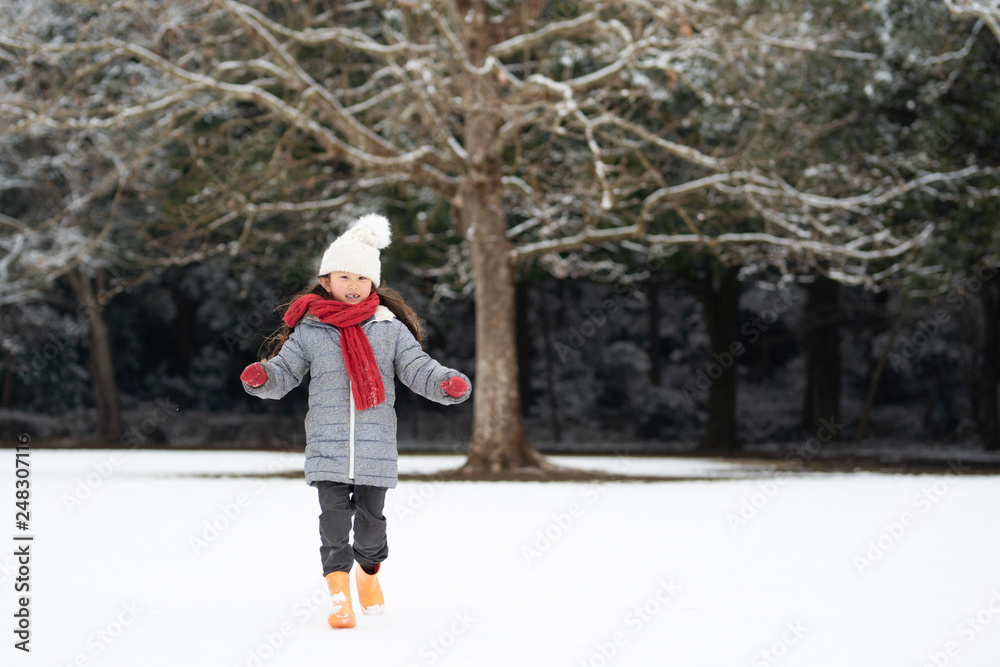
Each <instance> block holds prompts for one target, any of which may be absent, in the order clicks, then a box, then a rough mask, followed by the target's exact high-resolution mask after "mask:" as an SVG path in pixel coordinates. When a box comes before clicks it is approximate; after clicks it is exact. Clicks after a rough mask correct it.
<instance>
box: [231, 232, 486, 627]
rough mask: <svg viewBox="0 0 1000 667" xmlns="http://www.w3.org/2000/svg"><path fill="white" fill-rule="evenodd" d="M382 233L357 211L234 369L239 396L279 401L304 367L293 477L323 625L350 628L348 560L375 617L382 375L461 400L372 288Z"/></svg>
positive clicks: (405, 318) (394, 301)
mask: <svg viewBox="0 0 1000 667" xmlns="http://www.w3.org/2000/svg"><path fill="white" fill-rule="evenodd" d="M389 237H390V231H389V221H388V220H387V219H386V218H385V217H383V216H381V215H376V214H369V215H365V216H362V217H361V218H359V219H358V220H357V222H356V223H355V224H354V225H353V226H352V227H351V228H350V229H348V230H347V231H346V232H344V234H343V235H341V236H340V238H338V239H337V240H335V241H334V242H333V243H332V244H330V247H329V248H328V249H327V251H326V253H324V255H323V261H322V262H321V263H320V269H319V285H317V286H316V287H314V288H313V289H312V290H311V291H309V292H308V293H306V294H304V295H302V296H300V297H299V298H297V299H295V300H294V301H293V302H292V304H291V306H289V308H288V310H287V311H286V312H285V315H284V326H283V327H282V328H281V330H279V331H278V332H277V334H276V335H275V336H274V337H273V338H272V342H273V343H274V345H273V349H272V351H271V353H270V355H269V358H268V359H267V360H266V361H263V362H261V363H255V364H251V365H249V366H247V368H246V370H244V371H243V374H242V375H241V376H240V379H241V380H242V381H243V387H244V389H246V391H247V393H248V394H251V395H253V396H259V397H261V398H272V399H279V398H281V397H282V396H284V395H285V394H287V393H288V392H289V391H290V390H291V389H292V388H294V387H296V386H298V384H299V383H300V382H302V378H303V377H304V376H305V374H306V373H307V372H308V373H311V379H310V381H309V411H308V412H307V413H306V421H305V426H306V460H305V475H306V481H307V482H308V483H309V484H310V485H312V486H315V487H316V488H317V489H318V493H319V504H320V510H321V513H320V516H319V532H320V540H321V543H322V546H321V547H320V557H321V558H322V562H323V576H324V577H325V578H326V581H327V584H328V586H329V588H330V596H331V600H332V602H333V611H332V612H331V613H330V616H329V618H328V619H327V620H328V622H329V624H330V626H331V627H334V628H353V627H354V625H355V617H354V609H353V607H352V605H351V588H350V576H349V573H350V571H351V566H352V565H353V564H354V561H357V562H358V567H357V568H355V571H354V572H355V583H356V586H357V591H358V602H359V603H360V605H361V610H362V611H363V612H364V613H365V614H380V613H382V605H383V597H382V588H381V586H380V585H379V581H378V577H377V576H376V575H377V573H378V571H379V567H380V564H381V563H382V561H383V560H385V558H386V556H387V555H388V546H387V543H386V534H385V525H386V521H385V517H384V516H383V515H382V508H383V505H384V503H385V493H386V491H387V490H388V489H391V488H393V487H395V486H396V482H397V474H396V470H397V457H398V452H397V450H396V413H395V411H394V410H393V404H394V402H395V390H394V386H393V378H397V377H398V378H399V379H400V381H401V382H402V383H403V384H405V385H406V386H407V387H409V388H410V389H412V390H413V391H415V392H417V393H418V394H420V395H422V396H425V397H426V398H429V399H431V400H432V401H436V402H438V403H444V404H445V405H452V404H455V403H461V402H462V401H464V400H466V399H467V398H468V397H469V391H470V383H469V378H467V377H466V376H465V375H463V374H462V373H459V372H458V371H455V370H452V369H450V368H445V367H444V366H442V365H441V364H439V363H438V362H436V361H435V360H434V359H432V358H431V357H430V356H428V355H427V354H426V353H425V352H424V351H423V350H421V348H420V341H421V338H422V334H423V332H422V330H421V327H420V320H419V318H418V317H417V314H416V313H415V312H414V310H413V309H412V308H411V307H410V306H409V305H407V304H406V302H405V301H403V299H402V298H401V297H400V296H399V294H398V293H397V292H395V291H394V290H391V289H389V288H387V287H379V273H380V268H381V265H380V263H379V250H380V249H381V248H385V247H386V246H388V245H389ZM376 288H378V289H376ZM352 519H354V544H353V545H351V544H350V541H349V538H350V532H351V521H352Z"/></svg>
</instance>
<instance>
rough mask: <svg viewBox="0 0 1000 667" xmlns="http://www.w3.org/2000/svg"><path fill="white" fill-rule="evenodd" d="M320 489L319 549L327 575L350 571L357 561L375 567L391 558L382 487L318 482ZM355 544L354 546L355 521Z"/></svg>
mask: <svg viewBox="0 0 1000 667" xmlns="http://www.w3.org/2000/svg"><path fill="white" fill-rule="evenodd" d="M316 488H317V489H318V490H319V507H320V510H321V513H320V515H319V536H320V540H321V542H322V544H321V546H320V548H319V555H320V558H321V559H322V560H323V576H324V577H325V576H326V575H328V574H330V573H331V572H350V571H351V566H352V565H353V564H354V561H355V560H356V561H358V564H359V565H361V566H362V567H366V568H371V567H372V566H373V565H375V564H376V563H381V562H382V561H384V560H385V559H386V556H388V555H389V546H388V544H387V542H386V537H385V517H384V516H382V508H383V507H384V506H385V492H386V491H388V489H385V488H382V487H380V486H365V485H363V484H358V485H354V484H341V483H340V482H317V483H316ZM352 518H353V519H354V545H353V547H352V546H351V543H350V534H351V519H352Z"/></svg>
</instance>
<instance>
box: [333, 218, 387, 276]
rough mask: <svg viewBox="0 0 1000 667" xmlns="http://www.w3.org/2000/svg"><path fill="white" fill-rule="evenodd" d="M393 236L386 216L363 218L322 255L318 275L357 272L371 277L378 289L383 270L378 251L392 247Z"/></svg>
mask: <svg viewBox="0 0 1000 667" xmlns="http://www.w3.org/2000/svg"><path fill="white" fill-rule="evenodd" d="M390 236H391V231H390V229H389V219H388V218H386V217H385V216H384V215H379V214H378V213H369V214H367V215H363V216H361V217H360V218H358V219H357V221H356V222H355V223H354V224H353V225H351V227H350V228H349V229H348V230H347V231H346V232H344V233H343V234H341V235H340V237H339V238H338V239H337V240H336V241H334V242H333V243H331V244H330V247H329V248H327V249H326V252H325V253H323V261H322V262H320V264H319V275H321V276H325V275H327V274H328V273H332V272H333V271H346V272H347V273H356V274H358V275H360V276H364V277H366V278H371V280H372V285H373V286H374V287H378V286H379V274H380V272H381V268H382V264H381V262H379V252H378V251H379V250H380V249H382V248H385V247H386V246H388V245H389V239H390Z"/></svg>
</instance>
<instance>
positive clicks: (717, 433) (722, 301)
mask: <svg viewBox="0 0 1000 667" xmlns="http://www.w3.org/2000/svg"><path fill="white" fill-rule="evenodd" d="M713 282H714V281H713ZM700 296H701V303H702V308H703V310H704V313H705V325H706V327H707V329H708V337H709V344H710V346H711V348H712V361H711V362H710V363H709V364H708V366H707V370H706V371H705V372H706V374H707V376H708V377H709V378H710V379H711V385H710V386H709V389H708V423H707V424H706V425H705V432H704V434H702V437H701V444H700V445H699V449H701V450H704V451H719V452H732V451H736V450H737V449H738V445H737V442H736V379H737V378H736V355H734V354H733V352H732V349H731V346H732V345H733V344H734V343H735V342H737V341H738V338H737V336H738V333H739V300H740V281H739V267H735V266H734V267H729V268H726V269H724V270H723V273H722V276H721V277H720V278H719V280H718V285H715V284H712V285H711V286H710V289H708V290H706V291H705V292H703V293H702V294H701V295H700Z"/></svg>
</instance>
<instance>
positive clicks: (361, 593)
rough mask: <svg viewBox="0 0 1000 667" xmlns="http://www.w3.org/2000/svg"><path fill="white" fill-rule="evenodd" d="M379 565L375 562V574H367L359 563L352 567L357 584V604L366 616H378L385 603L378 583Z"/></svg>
mask: <svg viewBox="0 0 1000 667" xmlns="http://www.w3.org/2000/svg"><path fill="white" fill-rule="evenodd" d="M380 566H381V563H376V564H375V574H368V573H367V572H365V571H364V569H363V568H362V567H361V566H360V565H358V566H357V567H356V568H354V580H355V583H357V585H358V604H360V605H361V611H363V612H364V613H365V615H366V616H378V615H379V614H381V613H382V608H383V606H384V605H385V600H384V599H383V598H382V586H381V585H379V583H378V571H379V567H380Z"/></svg>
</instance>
